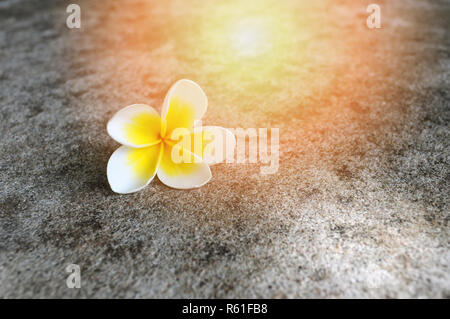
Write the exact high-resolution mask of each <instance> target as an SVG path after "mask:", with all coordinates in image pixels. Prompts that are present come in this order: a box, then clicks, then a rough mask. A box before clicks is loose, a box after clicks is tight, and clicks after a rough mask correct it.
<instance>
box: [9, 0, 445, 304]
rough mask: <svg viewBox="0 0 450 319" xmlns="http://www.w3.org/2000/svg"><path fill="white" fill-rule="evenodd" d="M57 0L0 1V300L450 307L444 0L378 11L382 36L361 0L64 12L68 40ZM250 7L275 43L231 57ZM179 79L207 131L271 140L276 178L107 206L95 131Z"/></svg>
mask: <svg viewBox="0 0 450 319" xmlns="http://www.w3.org/2000/svg"><path fill="white" fill-rule="evenodd" d="M70 2H71V1H70ZM70 2H69V1H42V0H40V1H37V0H29V1H23V0H5V1H2V2H1V3H0V110H1V112H0V123H1V126H0V296H1V297H10V298H23V297H33V298H44V297H52V298H53V297H77V298H78V297H80V298H85V297H96V298H99V297H102V298H118V297H127V298H140V297H150V298H157V297H159V298H174V297H175V298H261V297H264V298H354V297H360V298H402V297H406V298H410V297H412V298H416V297H423V298H432V297H434V298H448V297H450V272H449V262H450V250H449V234H450V232H449V225H448V222H449V182H450V175H449V160H450V151H449V141H450V129H449V121H450V107H449V88H450V83H449V81H450V79H449V71H450V70H449V65H450V59H449V52H450V38H449V37H448V30H449V19H448V16H449V15H450V2H449V1H444V0H441V1H428V2H424V1H419V0H409V1H401V2H400V1H399V2H397V1H395V2H394V1H381V0H379V1H377V3H379V4H380V5H381V8H382V28H381V29H379V30H370V29H368V28H367V27H366V26H365V20H366V18H367V16H368V13H366V12H365V8H366V7H367V5H368V4H369V3H370V2H369V1H339V3H337V2H336V1H331V0H324V1H315V4H308V3H307V2H311V1H304V2H299V1H284V2H283V1H282V2H280V1H278V2H271V1H260V2H258V3H260V5H259V6H257V7H255V6H254V5H253V6H251V5H249V7H252V9H251V10H250V9H249V10H248V11H247V9H248V8H247V7H246V4H245V2H243V1H240V2H236V3H230V2H224V3H218V2H216V1H214V3H213V2H208V3H209V4H206V3H207V2H205V1H175V0H170V1H154V2H150V1H143V0H133V1H126V2H125V1H123V2H120V1H115V2H112V1H111V2H110V1H108V2H107V1H80V2H78V3H79V4H80V5H81V8H82V28H81V29H79V30H77V29H72V30H70V29H68V28H67V27H66V25H65V19H66V17H67V14H66V12H65V8H66V6H67V5H68V3H70ZM249 3H250V4H251V2H249ZM246 14H248V15H254V16H263V17H265V18H267V19H268V21H269V22H267V23H268V25H269V26H276V27H274V28H273V29H272V28H270V30H276V31H277V32H276V35H275V36H274V37H272V38H271V39H272V40H273V42H272V44H273V45H274V48H273V50H275V51H273V52H272V53H270V54H269V53H266V54H265V55H262V56H258V57H245V58H242V57H236V56H234V55H233V54H234V53H233V50H232V49H230V48H228V47H227V43H226V41H224V39H226V37H225V36H224V34H225V33H226V32H227V31H226V30H225V31H224V28H223V27H222V26H223V25H226V24H227V23H228V22H230V21H231V22H230V23H232V21H234V20H233V19H235V18H236V19H241V18H242V16H245V15H246ZM224 32H225V33H224ZM230 41H232V40H230ZM180 78H189V79H192V80H194V81H196V82H198V83H199V84H200V85H201V86H202V87H203V89H204V90H205V92H206V94H207V95H208V98H209V106H208V112H207V113H206V116H205V118H204V124H209V125H220V126H223V127H229V128H235V127H242V128H249V127H250V128H257V127H268V128H279V129H280V166H279V170H278V172H277V173H276V174H272V175H261V174H260V167H261V164H231V165H230V164H228V165H227V164H220V165H218V166H214V167H213V168H212V173H213V179H212V180H211V181H210V182H209V183H208V184H207V185H205V186H204V187H202V188H199V189H195V190H189V191H179V190H174V189H170V188H168V187H166V186H165V185H163V184H162V183H161V182H159V181H158V180H157V179H155V180H154V181H153V182H152V183H151V184H150V185H149V186H148V187H147V188H146V189H145V190H143V191H141V192H139V193H136V194H132V195H118V194H114V193H113V192H112V191H111V190H110V188H109V186H108V183H107V180H106V174H105V171H106V163H107V161H108V159H109V156H110V155H111V153H112V152H113V151H114V150H115V149H116V148H117V147H118V144H117V143H116V142H114V141H113V140H112V139H111V138H110V137H109V136H108V135H107V133H106V129H105V127H106V123H107V121H108V120H109V119H110V118H111V116H112V115H113V114H114V113H115V112H116V111H117V110H119V109H120V108H122V107H124V106H126V105H129V104H133V103H147V104H149V105H153V106H154V107H155V108H156V109H158V110H160V106H161V103H162V100H163V98H164V95H165V93H166V91H167V89H168V88H169V87H170V85H171V84H172V83H173V82H175V81H176V80H178V79H180ZM71 263H75V264H78V265H80V267H81V289H68V288H67V286H66V283H65V280H66V277H67V276H68V274H67V273H66V272H65V267H66V266H67V265H68V264H71Z"/></svg>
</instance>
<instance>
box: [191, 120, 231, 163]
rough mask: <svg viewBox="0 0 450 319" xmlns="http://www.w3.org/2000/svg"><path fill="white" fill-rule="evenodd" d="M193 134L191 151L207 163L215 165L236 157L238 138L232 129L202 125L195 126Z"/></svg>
mask: <svg viewBox="0 0 450 319" xmlns="http://www.w3.org/2000/svg"><path fill="white" fill-rule="evenodd" d="M191 135H192V137H191V151H192V152H193V153H194V154H195V155H197V156H199V157H201V158H202V159H203V161H204V162H205V163H207V164H209V165H213V164H218V163H221V162H223V161H224V160H225V159H227V158H231V159H232V158H234V149H235V147H236V138H235V137H234V134H233V133H232V132H231V131H230V130H228V129H226V128H223V127H220V126H202V127H196V128H194V133H192V134H191ZM199 144H200V146H199Z"/></svg>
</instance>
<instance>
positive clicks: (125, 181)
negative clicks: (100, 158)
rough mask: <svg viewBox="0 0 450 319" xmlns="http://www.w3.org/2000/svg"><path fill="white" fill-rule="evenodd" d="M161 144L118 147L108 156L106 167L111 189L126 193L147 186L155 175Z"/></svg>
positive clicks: (159, 158) (160, 153)
mask: <svg viewBox="0 0 450 319" xmlns="http://www.w3.org/2000/svg"><path fill="white" fill-rule="evenodd" d="M161 145H162V144H161V143H160V144H157V145H153V146H149V147H146V148H130V147H127V146H121V147H119V148H118V149H117V150H116V151H115V152H114V153H113V154H112V155H111V157H110V158H109V161H108V166H107V169H106V170H107V172H106V174H107V177H108V182H109V185H110V186H111V189H112V190H113V191H114V192H116V193H120V194H128V193H134V192H137V191H139V190H141V189H143V188H144V187H145V186H147V185H148V184H149V183H150V182H151V181H152V179H153V178H154V177H155V175H156V172H157V169H158V165H159V161H160V160H161V155H162V152H161Z"/></svg>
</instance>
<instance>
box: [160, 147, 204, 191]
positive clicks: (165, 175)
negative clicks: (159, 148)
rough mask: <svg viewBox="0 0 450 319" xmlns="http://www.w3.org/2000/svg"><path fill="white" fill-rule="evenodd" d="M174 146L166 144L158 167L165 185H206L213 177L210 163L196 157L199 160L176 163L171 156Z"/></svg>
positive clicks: (193, 186) (177, 186)
mask: <svg viewBox="0 0 450 319" xmlns="http://www.w3.org/2000/svg"><path fill="white" fill-rule="evenodd" d="M171 152H172V147H171V146H168V145H167V144H165V145H164V151H163V156H162V159H161V163H160V165H159V167H158V173H157V174H158V178H159V180H160V181H161V182H162V183H164V184H165V185H167V186H169V187H172V188H178V189H189V188H197V187H200V186H203V185H205V184H206V183H207V182H209V180H210V179H211V177H212V175H211V170H210V169H209V166H208V164H206V163H204V162H202V161H201V159H200V158H198V157H196V159H197V160H198V162H194V161H192V162H191V163H178V164H177V163H175V162H174V161H173V160H172V157H171Z"/></svg>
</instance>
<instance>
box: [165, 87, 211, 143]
mask: <svg viewBox="0 0 450 319" xmlns="http://www.w3.org/2000/svg"><path fill="white" fill-rule="evenodd" d="M207 106H208V99H207V98H206V94H205V92H203V90H202V89H201V87H200V86H199V85H198V84H197V83H195V82H193V81H190V80H179V81H178V82H176V83H175V84H174V85H173V86H172V87H171V88H170V89H169V92H167V95H166V98H165V99H164V104H163V107H162V111H161V118H162V119H163V125H162V129H161V135H162V136H166V134H170V133H171V132H172V131H173V130H174V129H176V128H187V129H191V128H192V127H193V125H194V121H195V120H199V119H201V118H202V116H203V114H205V112H206V108H207Z"/></svg>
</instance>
